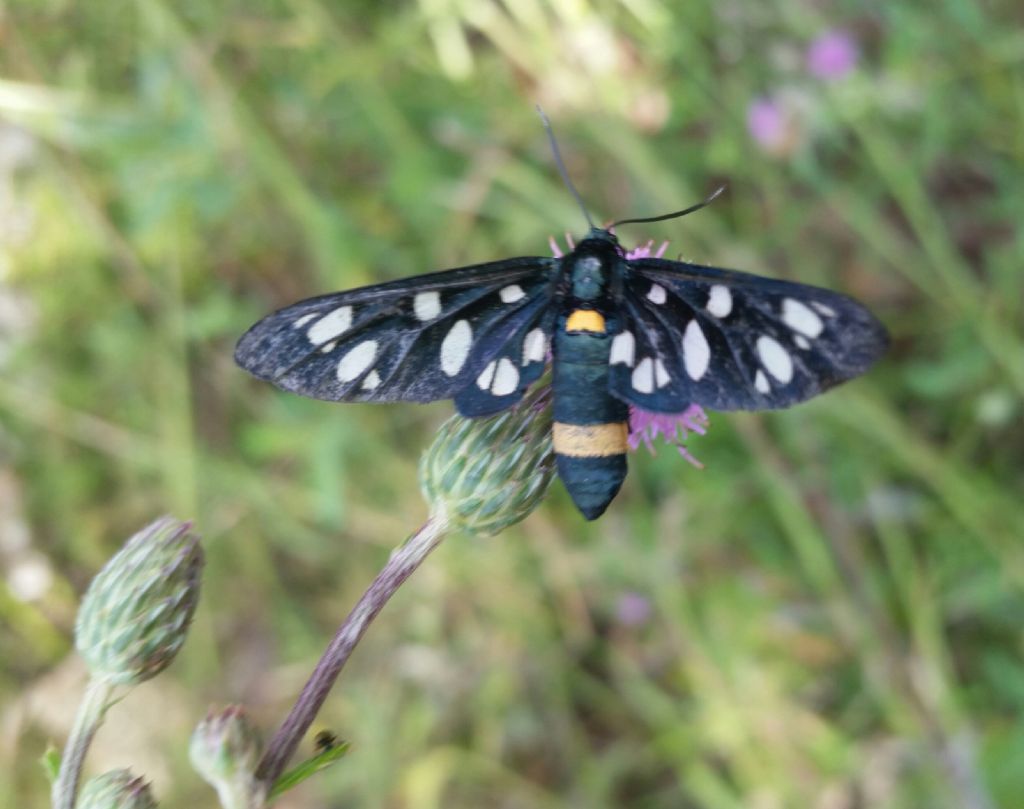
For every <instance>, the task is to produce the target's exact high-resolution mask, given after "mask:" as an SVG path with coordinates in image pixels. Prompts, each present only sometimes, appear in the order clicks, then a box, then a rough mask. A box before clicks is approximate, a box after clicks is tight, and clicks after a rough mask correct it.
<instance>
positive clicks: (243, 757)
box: [188, 705, 263, 806]
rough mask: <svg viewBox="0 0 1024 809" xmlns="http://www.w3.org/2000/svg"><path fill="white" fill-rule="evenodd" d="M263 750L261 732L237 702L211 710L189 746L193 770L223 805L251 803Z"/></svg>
mask: <svg viewBox="0 0 1024 809" xmlns="http://www.w3.org/2000/svg"><path fill="white" fill-rule="evenodd" d="M262 752H263V742H262V741H261V739H260V734H259V732H258V731H257V729H256V728H255V727H254V726H253V724H252V722H250V721H249V717H248V716H247V715H246V713H245V709H244V708H242V707H241V706H240V705H229V706H228V707H226V708H224V709H223V710H220V711H213V710H212V709H211V710H210V712H209V713H208V714H207V715H206V718H205V719H204V720H203V721H202V722H200V723H199V724H198V725H197V726H196V729H195V730H194V731H193V732H192V740H191V741H190V742H189V747H188V755H189V760H190V761H191V762H192V767H193V769H195V771H196V772H198V773H199V774H200V775H201V776H202V777H203V779H204V780H206V781H207V783H209V784H210V785H211V786H213V787H214V788H215V789H216V790H217V793H218V795H220V796H221V803H222V804H223V805H224V806H233V805H246V806H247V805H250V803H251V802H250V801H249V798H250V796H253V795H255V794H257V791H258V790H259V789H260V788H261V787H260V785H259V784H258V783H257V781H256V777H255V772H256V766H257V764H259V760H260V755H261V753H262ZM229 796H230V800H229ZM237 801H241V803H237Z"/></svg>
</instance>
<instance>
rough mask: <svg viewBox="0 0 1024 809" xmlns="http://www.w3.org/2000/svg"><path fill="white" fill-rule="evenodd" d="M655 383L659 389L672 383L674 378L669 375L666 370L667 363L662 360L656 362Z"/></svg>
mask: <svg viewBox="0 0 1024 809" xmlns="http://www.w3.org/2000/svg"><path fill="white" fill-rule="evenodd" d="M654 381H655V383H657V385H658V387H659V388H663V387H665V386H666V385H667V384H668V383H669V382H671V381H672V377H670V376H669V375H668V370H667V369H666V368H665V363H663V362H662V361H661V359H660V358H659V359H656V360H655V361H654Z"/></svg>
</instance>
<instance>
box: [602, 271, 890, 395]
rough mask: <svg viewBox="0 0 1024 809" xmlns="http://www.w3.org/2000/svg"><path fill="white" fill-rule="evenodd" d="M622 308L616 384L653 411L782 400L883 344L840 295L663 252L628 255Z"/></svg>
mask: <svg viewBox="0 0 1024 809" xmlns="http://www.w3.org/2000/svg"><path fill="white" fill-rule="evenodd" d="M622 306H623V309H624V311H625V313H626V316H625V318H624V320H625V324H624V329H625V330H629V332H630V334H629V342H630V343H631V344H633V345H634V346H635V349H634V357H633V358H632V362H631V363H627V362H624V361H622V360H623V359H624V358H625V353H624V352H623V351H620V352H619V353H618V359H619V362H616V351H615V347H614V344H613V350H612V363H613V364H612V369H611V370H612V375H611V387H612V392H613V393H615V394H616V395H617V396H619V397H620V398H623V399H625V400H627V401H629V402H631V403H633V404H636V405H639V406H640V407H643V408H645V409H649V410H654V411H658V412H679V411H681V410H682V409H684V408H685V407H686V406H687V405H689V404H691V403H695V404H700V405H703V406H705V407H709V408H712V409H715V410H763V409H774V408H780V407H788V406H790V405H792V404H795V403H797V402H800V401H803V400H805V399H808V398H810V397H812V396H815V395H817V394H819V393H822V392H823V391H825V390H827V389H828V388H830V387H832V386H834V385H836V384H839V383H840V382H844V381H846V380H848V379H851V378H853V377H855V376H858V375H859V374H861V373H863V372H864V371H865V370H867V368H868V367H869V366H870V365H871V364H872V363H873V362H874V361H875V360H877V359H878V357H879V356H881V354H882V353H883V352H884V350H885V347H886V345H887V336H886V333H885V329H884V328H883V327H882V325H881V324H880V323H879V322H878V321H877V320H876V319H875V317H874V316H873V315H872V314H871V313H870V312H869V311H868V310H867V309H866V308H865V307H864V306H862V305H861V304H859V303H858V302H857V301H854V300H853V299H851V298H848V297H846V296H844V295H840V294H838V293H835V292H831V291H829V290H826V289H820V288H818V287H813V286H809V285H805V284H796V283H792V282H788V281H777V280H773V279H768V278H762V277H759V276H755V275H749V274H747V273H740V272H734V271H729V270H720V269H717V268H714V267H703V266H700V265H694V264H688V263H684V262H676V261H667V260H664V259H637V260H634V261H630V262H628V265H627V269H626V272H625V281H624V285H623V293H622ZM617 339H619V341H620V346H621V345H622V343H623V338H617ZM646 359H649V360H650V364H645V365H641V363H644V361H645V360H646Z"/></svg>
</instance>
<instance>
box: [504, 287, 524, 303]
mask: <svg viewBox="0 0 1024 809" xmlns="http://www.w3.org/2000/svg"><path fill="white" fill-rule="evenodd" d="M498 295H500V296H501V300H502V302H503V303H515V302H516V301H521V300H522V299H523V298H525V297H526V293H525V292H523V288H522V287H521V286H519V284H510V285H509V286H507V287H502V288H501V289H500V290H498Z"/></svg>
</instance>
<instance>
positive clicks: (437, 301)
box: [412, 292, 441, 323]
mask: <svg viewBox="0 0 1024 809" xmlns="http://www.w3.org/2000/svg"><path fill="white" fill-rule="evenodd" d="M412 310H413V313H414V314H415V315H416V319H417V320H419V321H422V322H424V323H426V322H427V321H428V320H433V319H434V318H435V317H437V316H438V315H439V314H441V293H440V292H420V293H419V294H418V295H417V296H416V297H415V298H413V301H412Z"/></svg>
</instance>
